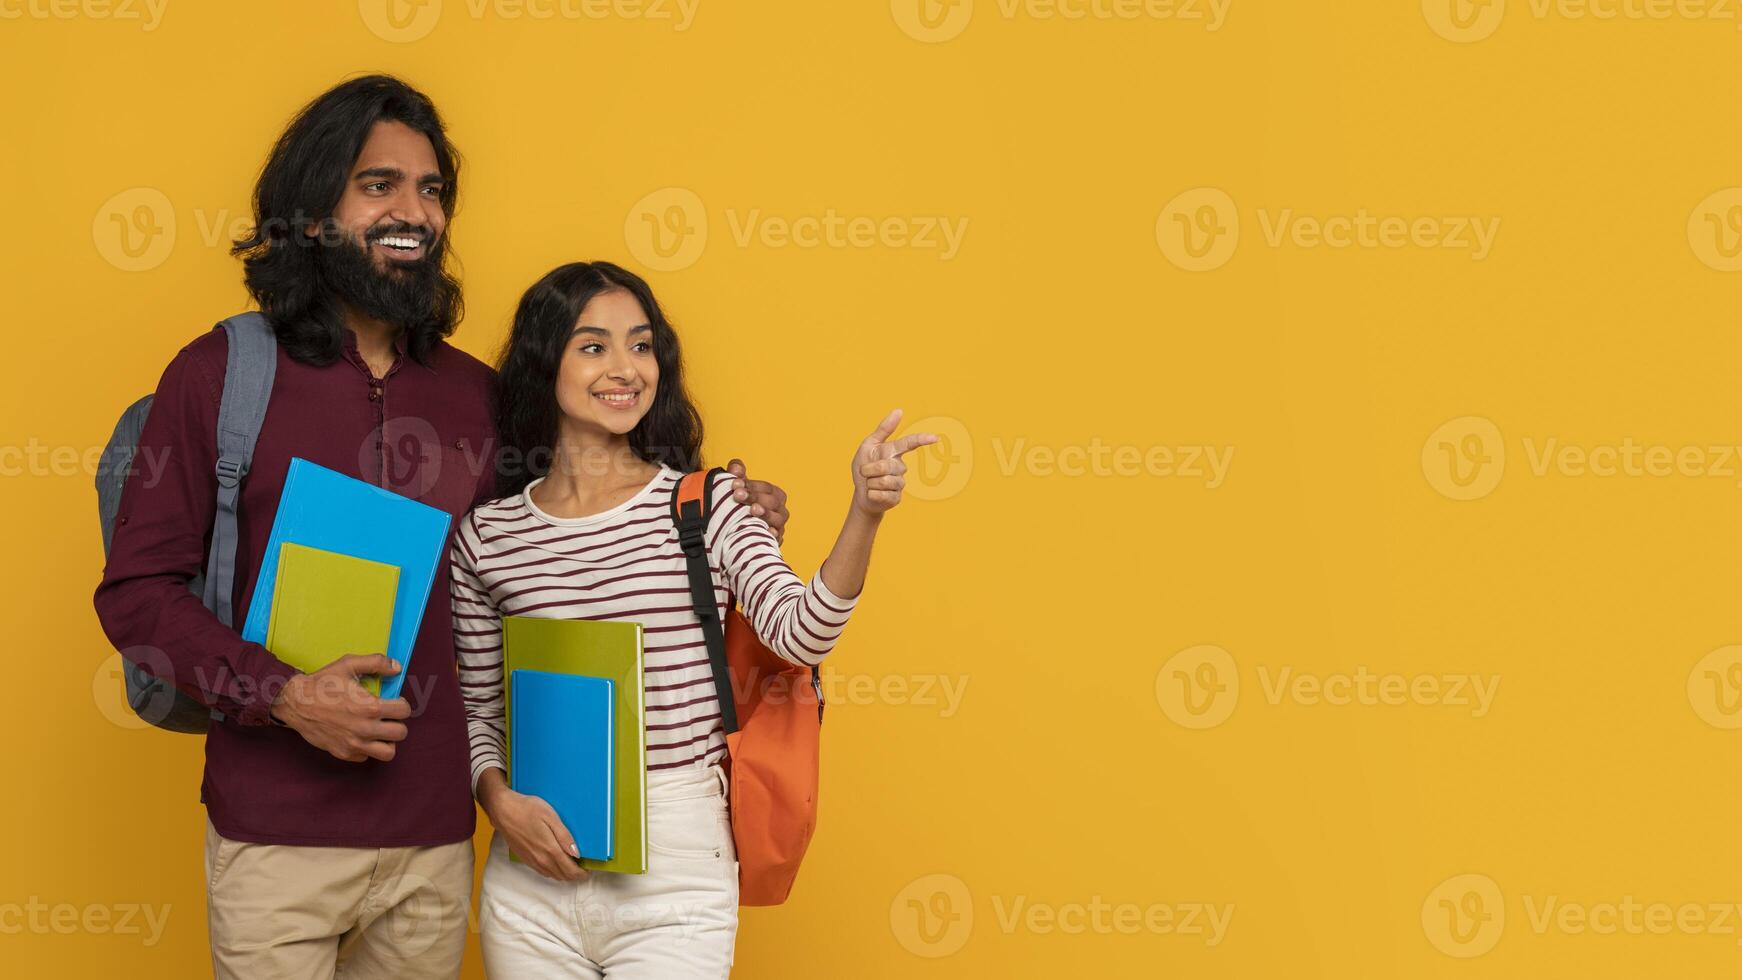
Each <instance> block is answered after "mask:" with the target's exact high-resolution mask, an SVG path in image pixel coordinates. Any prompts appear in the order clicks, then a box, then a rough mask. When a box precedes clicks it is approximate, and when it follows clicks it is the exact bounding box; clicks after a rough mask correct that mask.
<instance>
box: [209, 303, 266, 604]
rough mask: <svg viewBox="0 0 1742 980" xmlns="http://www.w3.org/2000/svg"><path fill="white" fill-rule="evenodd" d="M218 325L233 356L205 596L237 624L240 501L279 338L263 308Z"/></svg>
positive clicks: (223, 408) (223, 407)
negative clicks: (237, 538)
mask: <svg viewBox="0 0 1742 980" xmlns="http://www.w3.org/2000/svg"><path fill="white" fill-rule="evenodd" d="M218 326H219V327H222V328H223V329H224V330H225V331H226V332H228V333H229V335H230V355H229V360H228V362H227V363H226V365H225V368H224V398H223V401H222V402H220V403H219V406H218V509H217V513H216V515H215V516H214V517H213V520H212V546H211V550H210V551H209V552H208V553H207V559H206V588H205V594H204V596H202V600H203V601H204V602H205V604H206V608H207V609H210V610H211V611H212V612H213V613H215V614H217V617H218V620H219V621H220V622H222V623H223V624H224V625H225V626H231V627H234V626H235V625H236V622H235V620H236V616H235V610H234V609H233V608H232V604H233V603H234V601H235V599H234V596H235V594H236V537H237V532H236V511H237V504H238V501H239V500H240V498H241V495H242V478H243V477H244V476H246V475H248V466H249V464H250V463H251V462H253V460H254V442H255V440H256V439H258V438H259V437H260V424H261V422H263V421H264V420H265V419H266V402H267V400H268V399H270V398H271V397H272V378H273V375H274V374H276V373H277V371H278V338H277V337H276V336H275V335H274V334H273V332H272V325H271V324H269V323H267V322H266V317H264V316H262V315H261V314H259V313H241V314H238V315H236V316H233V317H231V318H229V319H228V320H225V321H224V322H223V323H220V324H218ZM214 329H216V328H214Z"/></svg>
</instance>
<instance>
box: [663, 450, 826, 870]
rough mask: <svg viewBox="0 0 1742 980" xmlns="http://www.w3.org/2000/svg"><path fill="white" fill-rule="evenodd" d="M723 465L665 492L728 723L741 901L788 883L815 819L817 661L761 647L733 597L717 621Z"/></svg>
mask: <svg viewBox="0 0 1742 980" xmlns="http://www.w3.org/2000/svg"><path fill="white" fill-rule="evenodd" d="M722 472H724V471H723V470H721V469H719V468H718V467H716V468H714V469H712V470H709V471H707V472H706V473H703V472H699V471H698V472H694V473H689V474H686V475H685V476H684V477H683V479H682V480H681V481H679V483H678V487H677V492H676V493H675V494H674V495H673V496H672V502H671V516H672V519H673V520H674V521H676V522H677V534H678V542H679V543H680V544H681V545H682V546H683V551H684V557H685V558H686V559H687V560H688V562H689V577H690V600H691V603H692V605H693V606H694V608H695V612H696V616H697V618H699V619H700V620H701V621H702V634H703V636H704V637H706V639H707V643H708V661H709V663H710V665H711V666H712V668H713V671H714V693H715V695H716V696H717V697H718V698H719V701H720V722H721V724H722V725H723V726H724V728H725V729H726V762H725V767H726V774H727V777H728V779H727V785H728V786H730V790H729V793H730V798H729V801H728V806H729V809H730V812H731V815H732V839H733V841H734V842H735V843H736V844H737V846H738V904H740V905H779V904H780V903H782V902H784V901H786V896H787V895H788V894H790V893H791V891H792V882H793V879H795V878H797V877H798V866H799V862H801V861H803V860H804V852H805V848H806V847H808V846H809V845H810V842H811V834H812V832H814V831H815V830H816V826H817V749H818V741H819V738H820V737H821V735H822V724H823V688H822V680H821V675H820V674H819V672H818V670H817V668H815V667H802V666H799V665H798V664H794V663H790V662H788V661H785V660H782V659H780V657H778V656H776V655H775V653H774V651H772V650H770V649H768V647H766V646H764V645H763V643H762V641H761V640H759V639H757V637H756V631H755V630H754V629H752V628H751V626H750V623H749V622H748V621H746V620H745V619H744V615H743V614H742V613H740V612H739V611H738V608H737V606H736V604H735V602H734V601H733V599H732V597H730V596H729V597H727V600H726V609H727V613H726V622H725V628H724V629H723V630H722V629H721V623H720V615H719V610H718V607H716V606H715V605H714V580H713V574H712V572H711V571H710V569H709V565H708V553H707V544H706V540H705V536H706V533H707V527H708V512H709V509H710V505H711V501H710V500H709V499H708V494H707V488H708V487H709V486H710V485H712V483H713V477H714V474H716V473H722Z"/></svg>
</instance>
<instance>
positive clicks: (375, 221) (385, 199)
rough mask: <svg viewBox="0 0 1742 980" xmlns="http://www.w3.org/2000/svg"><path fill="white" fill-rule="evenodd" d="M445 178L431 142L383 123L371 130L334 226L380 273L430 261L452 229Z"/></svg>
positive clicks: (394, 124) (405, 128)
mask: <svg viewBox="0 0 1742 980" xmlns="http://www.w3.org/2000/svg"><path fill="white" fill-rule="evenodd" d="M442 184H443V180H442V174H441V167H440V165H439V164H437V162H436V155H435V148H434V147H432V146H431V145H430V142H429V138H428V137H426V136H424V135H423V134H422V133H420V132H418V131H417V130H415V129H412V128H411V127H410V126H407V125H405V124H404V123H402V122H397V121H394V120H383V121H381V122H378V123H376V124H375V125H374V127H373V128H372V129H370V131H369V138H368V139H367V140H366V141H365V142H364V143H363V151H362V152H361V153H359V154H358V155H357V162H356V163H355V164H353V165H352V167H351V174H350V178H349V179H348V180H347V181H346V183H345V193H344V196H342V197H341V198H339V204H338V207H336V208H335V209H334V210H333V221H334V223H335V224H337V225H338V227H339V230H340V231H341V232H342V233H343V234H344V236H345V239H346V240H347V241H350V242H353V243H355V244H356V245H357V247H359V248H361V249H364V250H365V251H366V252H367V253H368V255H369V258H370V264H371V265H373V266H374V267H375V269H376V270H377V271H379V272H383V273H385V272H387V271H388V270H395V271H403V269H402V268H401V267H403V266H405V265H409V264H412V263H415V262H419V261H421V260H423V259H425V258H428V257H429V256H430V255H431V254H432V253H433V252H434V251H435V249H436V244H437V242H438V240H439V239H440V238H441V236H442V231H443V230H444V229H445V228H446V227H447V222H448V217H447V214H446V212H444V211H443V209H442V200H441V194H442Z"/></svg>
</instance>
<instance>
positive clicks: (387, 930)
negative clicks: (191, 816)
mask: <svg viewBox="0 0 1742 980" xmlns="http://www.w3.org/2000/svg"><path fill="white" fill-rule="evenodd" d="M471 900H472V842H471V841H470V840H464V841H459V842H457V843H453V844H443V845H440V846H438V847H385V848H365V847H293V846H288V845H283V844H249V843H245V842H243V841H234V840H230V839H229V838H227V837H223V836H220V835H219V834H218V832H217V830H215V829H214V828H213V827H212V824H211V821H209V820H208V821H207V822H206V904H207V908H208V919H209V923H210V928H211V942H212V972H213V974H214V975H215V976H216V977H217V978H218V980H230V978H237V980H315V978H319V980H328V978H333V977H342V978H347V980H350V978H356V980H374V978H377V977H383V978H385V977H417V978H420V980H421V978H425V977H428V978H436V980H440V978H444V977H457V976H459V975H460V955H461V954H462V953H463V952H464V951H465V948H466V924H467V916H466V912H467V908H468V906H469V905H470V903H471Z"/></svg>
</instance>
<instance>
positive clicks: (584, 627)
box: [502, 616, 647, 875]
mask: <svg viewBox="0 0 1742 980" xmlns="http://www.w3.org/2000/svg"><path fill="white" fill-rule="evenodd" d="M641 644H642V638H641V624H640V623H603V622H593V621H590V620H572V619H534V618H532V617H529V616H505V617H503V619H502V651H503V657H504V658H505V659H506V660H507V663H506V664H504V665H503V668H504V669H503V674H502V676H503V677H505V678H506V677H510V676H513V672H514V671H516V670H545V671H552V672H554V673H559V674H581V675H584V676H587V677H603V678H606V679H608V680H610V681H612V682H614V683H613V686H614V688H615V690H614V696H615V698H616V703H615V704H613V705H612V712H611V714H612V722H613V724H614V725H615V726H616V728H615V730H614V731H613V732H612V734H613V736H614V737H613V739H612V760H611V769H612V772H611V789H612V792H613V794H614V799H613V805H612V808H611V822H612V824H613V825H614V827H615V832H616V835H617V839H616V841H615V842H614V846H613V847H612V852H611V853H612V856H611V860H609V861H594V860H592V859H583V860H582V861H581V866H582V867H584V868H588V869H591V870H593V871H620V872H623V873H625V874H637V875H638V874H646V873H647V706H646V704H647V702H646V700H645V697H646V696H645V694H644V693H643V692H644V689H645V685H644V682H643V680H642V675H641V669H642V664H643V657H642V645H641ZM513 710H514V705H513V704H512V703H510V704H508V706H507V708H506V709H504V714H503V719H502V720H503V723H504V726H505V727H506V728H507V730H508V731H513V730H514V728H513V726H512V725H511V724H508V720H509V719H508V714H509V713H512V712H513Z"/></svg>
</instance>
